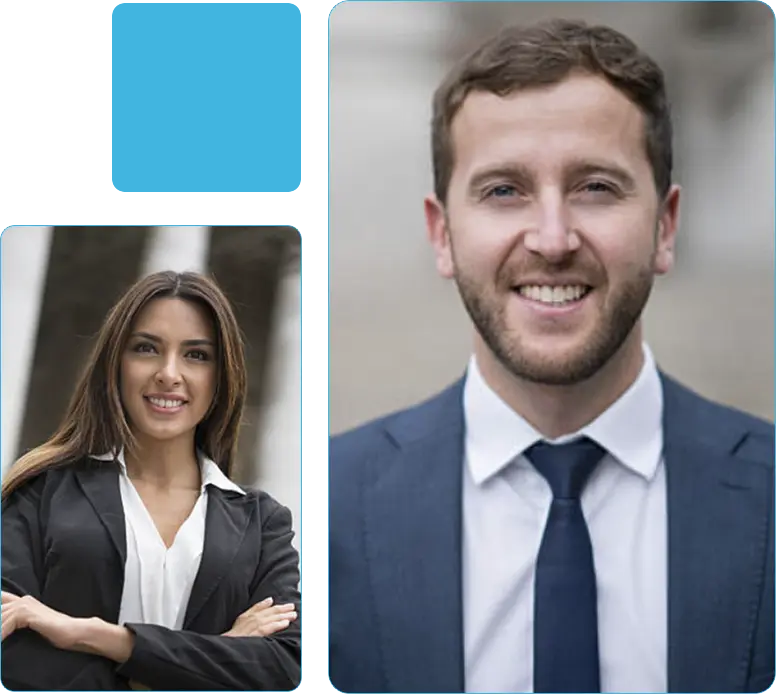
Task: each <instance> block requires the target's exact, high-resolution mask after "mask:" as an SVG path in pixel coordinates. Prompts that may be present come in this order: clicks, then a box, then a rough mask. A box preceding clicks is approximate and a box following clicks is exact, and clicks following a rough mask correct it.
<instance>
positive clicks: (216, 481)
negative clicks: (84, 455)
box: [90, 448, 246, 495]
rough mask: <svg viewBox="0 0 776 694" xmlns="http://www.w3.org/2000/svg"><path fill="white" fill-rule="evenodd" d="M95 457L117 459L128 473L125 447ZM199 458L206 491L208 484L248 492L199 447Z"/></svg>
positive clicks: (124, 471) (203, 488)
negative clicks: (116, 451) (115, 451)
mask: <svg viewBox="0 0 776 694" xmlns="http://www.w3.org/2000/svg"><path fill="white" fill-rule="evenodd" d="M90 457H92V458H94V459H95V460H105V461H109V460H114V459H115V460H116V462H117V463H118V464H119V466H120V467H121V471H122V472H123V473H124V474H126V473H127V463H126V461H125V460H124V449H123V448H121V449H120V450H119V452H118V454H117V455H114V454H113V453H103V454H100V455H92V456H90ZM197 460H199V469H200V474H201V477H202V491H205V488H206V487H207V486H208V485H213V486H214V487H218V488H219V489H223V490H224V491H227V492H237V493H238V494H242V495H245V494H246V492H245V490H244V489H242V488H241V487H240V486H238V485H237V484H235V483H234V482H232V480H230V479H229V478H228V477H227V476H226V475H225V474H224V473H223V471H222V470H221V468H220V467H218V465H216V463H215V462H214V461H213V460H211V459H210V458H208V457H207V456H206V455H205V454H204V453H203V452H202V451H201V450H199V449H197Z"/></svg>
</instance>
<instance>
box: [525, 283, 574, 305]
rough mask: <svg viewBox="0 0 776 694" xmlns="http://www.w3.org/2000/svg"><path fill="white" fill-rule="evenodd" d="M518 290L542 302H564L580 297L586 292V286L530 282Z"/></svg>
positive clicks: (528, 297) (529, 297)
mask: <svg viewBox="0 0 776 694" xmlns="http://www.w3.org/2000/svg"><path fill="white" fill-rule="evenodd" d="M519 291H520V294H522V295H523V296H524V297H525V298H526V299H531V300H533V301H541V302H542V303H543V304H565V303H567V302H569V301H577V300H578V299H580V298H581V297H582V296H583V295H584V294H585V293H586V292H587V288H586V287H584V286H583V285H566V286H563V287H548V286H547V285H543V286H540V285H538V284H532V285H523V286H522V287H520V288H519Z"/></svg>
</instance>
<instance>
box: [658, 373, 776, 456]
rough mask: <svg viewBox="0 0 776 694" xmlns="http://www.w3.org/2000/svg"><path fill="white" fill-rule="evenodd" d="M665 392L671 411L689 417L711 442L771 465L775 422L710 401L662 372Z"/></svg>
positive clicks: (690, 422)
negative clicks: (720, 441)
mask: <svg viewBox="0 0 776 694" xmlns="http://www.w3.org/2000/svg"><path fill="white" fill-rule="evenodd" d="M664 386H665V388H664V392H665V395H666V398H667V400H669V401H670V402H671V404H672V406H673V407H672V410H674V411H680V412H682V414H683V415H685V416H687V415H689V416H691V417H692V420H691V421H689V422H688V424H691V425H692V426H693V427H694V428H695V429H697V430H698V431H700V432H702V434H703V435H704V437H707V438H708V440H709V441H710V443H711V444H712V445H713V442H714V441H715V440H722V439H724V440H726V441H727V442H728V444H729V446H730V447H731V448H732V451H733V452H735V453H736V455H737V456H738V457H743V458H748V459H750V460H753V461H755V462H758V463H761V464H765V465H768V466H770V467H773V464H774V423H773V422H771V421H768V420H767V419H764V418H762V417H758V416H756V415H753V414H750V413H748V412H744V411H743V410H741V409H739V408H737V407H733V406H731V405H725V404H723V403H720V402H716V401H714V400H711V399H709V398H707V397H705V396H703V395H700V394H699V393H697V392H696V391H694V390H692V389H691V388H688V387H687V386H684V385H682V384H680V383H678V382H677V381H675V380H673V379H672V378H670V377H667V376H665V375H664Z"/></svg>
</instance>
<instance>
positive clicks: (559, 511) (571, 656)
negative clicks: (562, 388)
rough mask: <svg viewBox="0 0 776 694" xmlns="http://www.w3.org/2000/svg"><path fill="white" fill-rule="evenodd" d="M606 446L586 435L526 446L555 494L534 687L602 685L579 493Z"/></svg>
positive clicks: (543, 556)
mask: <svg viewBox="0 0 776 694" xmlns="http://www.w3.org/2000/svg"><path fill="white" fill-rule="evenodd" d="M605 452H606V451H604V449H603V448H601V447H600V446H599V445H598V444H597V443H595V442H594V441H591V440H590V439H587V438H583V439H579V440H578V441H574V442H572V443H568V444H563V445H557V446H553V445H550V444H548V443H537V444H535V445H534V446H532V447H531V448H529V449H528V450H527V451H526V452H525V455H526V457H527V458H528V460H530V461H531V463H532V464H533V466H534V467H535V468H536V469H537V470H538V471H539V473H540V474H541V475H542V476H543V477H544V478H545V479H546V480H547V482H548V483H549V485H550V488H551V489H552V497H553V498H552V505H551V506H550V513H549V515H548V517H547V525H546V526H545V528H544V536H543V537H542V543H541V546H540V547H539V556H538V557H537V560H536V583H535V592H534V691H535V692H600V691H601V682H600V677H599V664H598V616H597V600H596V585H595V566H594V564H593V547H592V545H591V544H590V534H589V533H588V530H587V523H585V517H584V516H583V515H582V505H581V504H580V500H579V497H580V494H581V493H582V488H583V487H584V486H585V482H587V480H588V478H589V476H590V473H591V472H593V469H594V468H595V466H596V465H597V464H598V462H599V461H600V460H601V458H602V457H603V456H604V454H605Z"/></svg>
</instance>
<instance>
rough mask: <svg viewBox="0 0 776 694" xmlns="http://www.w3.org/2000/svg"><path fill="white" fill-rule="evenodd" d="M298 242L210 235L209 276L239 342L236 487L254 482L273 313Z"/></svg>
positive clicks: (257, 231)
mask: <svg viewBox="0 0 776 694" xmlns="http://www.w3.org/2000/svg"><path fill="white" fill-rule="evenodd" d="M298 239H299V236H298V234H297V232H296V231H295V230H293V229H291V228H289V227H213V229H212V233H211V240H210V271H211V272H212V274H213V275H214V277H215V279H216V281H217V282H218V283H219V285H220V286H221V287H222V288H223V290H224V291H225V292H226V294H227V296H228V297H229V299H230V301H231V303H232V306H233V308H234V311H235V314H236V316H237V322H238V324H239V325H240V329H241V330H242V332H243V335H244V337H245V355H246V361H247V365H248V397H247V402H246V408H245V417H244V425H243V427H242V430H241V432H240V439H239V445H238V453H237V461H236V466H235V470H234V473H233V476H234V478H235V480H236V481H237V482H239V483H242V484H252V483H254V481H255V479H256V477H257V463H256V459H255V452H256V445H257V443H256V442H257V441H258V439H259V436H260V431H261V426H262V424H261V413H262V403H263V402H264V398H265V392H266V388H265V380H266V365H267V359H268V351H269V343H270V337H271V331H272V326H273V312H274V310H275V304H276V301H277V295H278V283H279V280H280V277H281V275H282V267H283V262H284V259H285V258H286V254H287V252H288V247H289V244H293V243H294V241H295V240H296V243H297V244H298ZM269 464H272V463H271V462H270V463H269Z"/></svg>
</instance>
